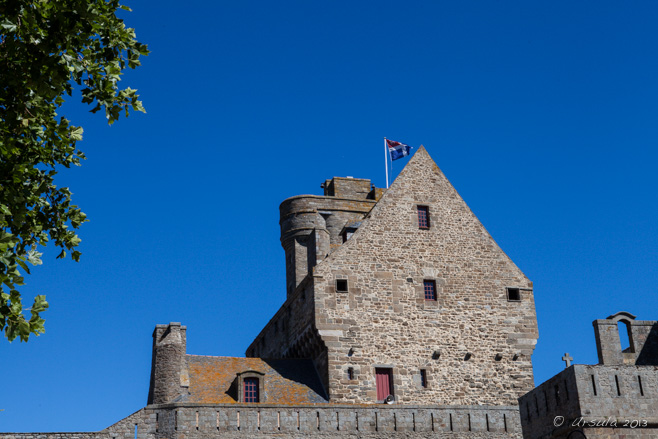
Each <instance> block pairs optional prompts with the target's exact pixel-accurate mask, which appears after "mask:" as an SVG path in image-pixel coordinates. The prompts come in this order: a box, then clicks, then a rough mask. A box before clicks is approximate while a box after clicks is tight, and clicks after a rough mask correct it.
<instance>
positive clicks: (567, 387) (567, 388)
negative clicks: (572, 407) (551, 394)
mask: <svg viewBox="0 0 658 439" xmlns="http://www.w3.org/2000/svg"><path fill="white" fill-rule="evenodd" d="M564 395H565V396H566V397H567V401H569V386H568V385H567V383H566V381H565V383H564Z"/></svg>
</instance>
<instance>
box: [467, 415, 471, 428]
mask: <svg viewBox="0 0 658 439" xmlns="http://www.w3.org/2000/svg"><path fill="white" fill-rule="evenodd" d="M468 431H471V414H470V413H469V414H468Z"/></svg>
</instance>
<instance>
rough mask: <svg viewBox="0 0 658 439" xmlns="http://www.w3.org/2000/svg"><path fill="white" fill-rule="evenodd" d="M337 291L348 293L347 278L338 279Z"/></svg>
mask: <svg viewBox="0 0 658 439" xmlns="http://www.w3.org/2000/svg"><path fill="white" fill-rule="evenodd" d="M336 292H337V293H347V279H336Z"/></svg>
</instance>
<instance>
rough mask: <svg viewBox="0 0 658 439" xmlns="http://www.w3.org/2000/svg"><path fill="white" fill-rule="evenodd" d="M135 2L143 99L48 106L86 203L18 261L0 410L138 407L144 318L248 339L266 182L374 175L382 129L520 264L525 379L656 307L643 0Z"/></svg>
mask: <svg viewBox="0 0 658 439" xmlns="http://www.w3.org/2000/svg"><path fill="white" fill-rule="evenodd" d="M127 4H128V5H129V6H131V7H133V9H134V12H133V13H130V14H126V17H125V18H126V21H127V23H128V24H129V25H130V26H131V27H134V28H135V29H136V31H137V35H138V37H139V39H140V40H141V41H143V42H145V43H147V44H148V45H149V48H150V50H151V51H152V54H151V55H150V56H149V57H147V58H145V59H144V61H143V66H142V67H141V68H140V69H138V70H136V71H134V72H131V73H130V74H129V75H127V76H126V78H125V85H127V86H128V85H129V86H131V87H135V88H138V89H139V91H140V94H141V96H142V98H143V101H144V105H145V106H146V108H147V111H148V114H146V115H143V114H136V115H133V116H131V117H130V118H129V119H125V120H120V121H119V122H117V123H116V124H115V125H113V126H112V127H108V126H107V125H106V124H105V123H104V121H103V118H102V116H100V114H96V115H91V114H89V113H88V112H87V110H88V109H87V108H84V107H81V106H80V105H72V106H70V107H67V109H66V111H65V112H64V113H65V114H66V115H67V116H68V117H70V118H71V120H72V121H73V123H77V124H80V125H82V126H84V128H85V138H84V142H82V143H81V144H80V146H81V148H82V149H83V151H84V152H85V153H86V154H87V156H88V160H87V161H86V162H85V163H84V165H83V167H81V168H77V169H72V170H66V171H65V172H62V173H61V174H60V176H59V177H60V180H59V184H60V185H62V186H69V187H70V188H71V189H72V191H73V192H74V199H75V200H76V201H77V203H78V204H79V205H80V206H81V207H82V209H83V211H84V212H86V213H87V214H88V215H89V218H90V219H91V221H90V222H89V223H87V224H85V225H84V226H83V227H82V229H81V230H80V236H81V238H82V240H83V241H82V245H81V250H82V251H83V256H82V260H81V262H80V263H77V264H76V263H73V262H70V261H59V260H57V261H56V260H55V259H54V258H55V256H56V252H55V251H53V250H51V251H47V252H46V254H45V255H44V260H45V263H44V265H43V266H40V267H38V268H36V269H35V270H34V271H33V273H34V274H33V275H32V276H29V277H28V278H27V282H28V284H27V286H26V287H25V288H24V289H23V291H24V293H25V294H26V296H28V297H33V296H34V295H36V294H46V296H47V298H48V300H49V302H50V303H51V308H50V310H48V311H47V313H46V314H45V317H46V318H47V326H46V328H47V332H46V334H44V335H42V336H40V337H38V338H33V339H31V340H30V342H29V343H27V344H25V343H23V344H21V343H19V342H18V341H16V342H14V343H12V344H8V343H7V342H0V358H1V359H2V365H3V366H2V367H3V373H4V380H3V386H2V391H0V409H3V410H4V411H0V431H5V432H6V431H63V430H64V431H67V430H68V431H71V430H73V431H90V430H100V429H103V428H105V427H107V426H109V425H110V424H112V423H114V422H116V421H118V420H120V419H121V418H123V417H125V416H127V415H129V414H130V413H132V412H133V411H135V410H138V409H139V408H141V407H143V406H144V405H145V403H146V398H147V391H148V383H149V372H150V362H151V343H152V341H151V332H152V330H153V327H154V325H156V324H158V323H167V322H170V321H180V322H182V323H183V324H185V325H187V327H188V345H187V350H188V353H191V354H206V355H233V356H241V355H243V354H244V351H245V349H246V347H247V346H248V345H249V343H250V341H251V340H252V339H253V337H254V336H255V335H256V334H257V333H258V332H259V330H260V329H261V328H262V327H263V326H264V324H265V323H266V322H267V321H268V320H269V318H270V317H271V316H272V315H273V313H274V312H275V311H276V310H277V309H278V307H279V306H280V304H281V303H282V302H283V300H284V297H285V278H284V257H283V250H282V249H281V247H280V243H279V225H278V206H279V203H280V202H281V201H282V200H284V199H285V198H287V197H290V196H293V195H298V194H303V193H311V194H320V193H321V189H320V183H321V182H322V181H324V179H326V178H331V177H332V176H347V175H350V176H355V177H362V178H371V179H372V180H373V182H374V183H375V184H376V185H377V186H383V185H384V184H385V182H384V165H383V151H382V148H383V143H382V142H383V140H382V139H383V137H384V136H386V137H389V138H391V139H395V140H400V141H403V142H405V143H408V144H410V145H413V146H416V147H417V146H418V145H420V144H424V145H425V146H426V147H427V149H428V151H429V153H430V154H431V155H432V157H433V158H434V160H435V161H436V162H437V164H438V165H439V167H440V168H441V169H442V170H443V172H444V173H445V174H446V176H447V177H448V178H449V179H450V181H451V182H452V183H453V185H454V186H455V187H456V189H457V191H458V192H459V193H460V194H461V195H462V197H463V198H464V199H465V200H466V202H467V203H468V205H469V206H470V207H471V209H472V210H473V211H474V212H475V214H476V215H477V216H478V217H479V218H480V220H481V221H482V223H483V224H484V226H485V227H486V228H487V230H488V231H489V232H490V233H491V234H492V236H493V237H494V239H495V240H496V241H497V242H498V243H499V245H500V246H501V247H502V248H503V250H504V251H505V252H507V253H508V254H509V255H510V256H511V258H512V260H514V261H515V262H516V264H517V265H518V266H519V267H520V268H521V269H522V270H523V271H524V272H525V273H526V275H527V276H528V277H529V278H530V279H531V280H532V281H534V285H535V290H534V292H535V300H536V306H537V316H538V319H539V332H540V337H539V342H538V345H537V349H536V350H535V354H534V357H533V363H534V367H535V381H536V383H541V382H542V381H544V380H545V379H547V378H549V377H550V376H552V375H554V374H555V373H557V372H559V371H560V370H561V369H562V368H563V367H564V363H563V362H562V361H561V360H560V357H561V356H562V355H563V354H564V352H566V351H568V352H569V353H571V355H572V356H573V357H574V358H575V362H576V363H596V362H597V359H596V349H595V345H594V335H593V329H592V324H591V322H592V320H594V319H597V318H605V317H607V316H608V315H610V314H613V313H615V312H617V311H620V310H627V311H630V312H632V313H634V314H637V315H638V318H640V319H647V320H651V319H658V311H657V309H658V298H657V297H658V295H657V294H656V289H657V287H656V285H658V275H657V274H656V273H658V270H657V269H656V266H657V262H658V252H657V251H656V249H657V248H658V218H657V217H658V203H657V194H658V182H657V172H656V166H657V164H658V153H657V148H656V146H657V142H658V123H657V121H658V56H657V55H658V38H657V37H658V27H656V23H658V3H656V2H655V1H634V2H618V1H602V0H597V1H581V2H573V1H550V2H547V1H545V2H528V1H520V0H519V1H505V2H491V1H468V2H465V1H452V2H447V1H427V2H417V1H407V2H397V1H396V2H393V1H381V0H379V1H376V2H375V1H372V2H370V1H363V2H353V1H350V2H347V1H332V2H317V1H313V2H309V1H305V0H304V1H302V0H299V1H283V2H265V1H260V2H258V1H256V2H236V1H234V2H227V1H218V2H210V1H208V2H187V3H181V2H180V1H176V2H174V1H170V0H159V1H152V0H148V1H134V0H132V1H129V2H128V3H127ZM403 164H404V163H403V161H402V160H401V161H398V162H396V163H395V173H397V172H399V170H400V169H401V167H402V165H403ZM30 302H31V300H30ZM248 306H249V307H250V308H251V311H249V312H248V313H246V312H245V311H244V310H245V309H246V308H247V307H248Z"/></svg>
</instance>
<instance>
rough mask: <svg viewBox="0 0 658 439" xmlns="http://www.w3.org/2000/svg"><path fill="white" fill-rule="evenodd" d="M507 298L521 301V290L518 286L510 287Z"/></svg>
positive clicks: (512, 300)
mask: <svg viewBox="0 0 658 439" xmlns="http://www.w3.org/2000/svg"><path fill="white" fill-rule="evenodd" d="M507 300H509V301H510V302H519V301H520V300H521V290H520V289H518V288H508V289H507Z"/></svg>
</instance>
